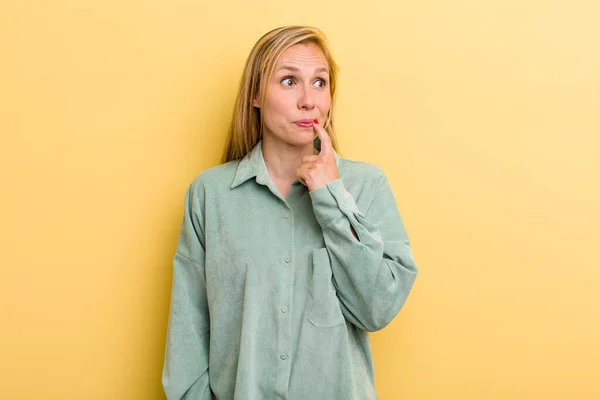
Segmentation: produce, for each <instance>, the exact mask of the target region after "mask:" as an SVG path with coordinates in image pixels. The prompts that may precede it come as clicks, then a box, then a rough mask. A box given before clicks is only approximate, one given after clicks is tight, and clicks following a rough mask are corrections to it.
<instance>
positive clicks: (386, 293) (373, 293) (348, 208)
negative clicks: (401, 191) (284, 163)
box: [310, 173, 417, 332]
mask: <svg viewBox="0 0 600 400" xmlns="http://www.w3.org/2000/svg"><path fill="white" fill-rule="evenodd" d="M310 196H311V200H312V203H313V211H314V213H315V216H316V219H317V221H318V222H319V224H320V225H321V229H322V231H323V236H324V238H325V245H326V247H327V251H328V253H329V258H330V262H331V270H332V275H333V283H334V286H335V288H336V291H337V295H338V298H339V300H340V308H341V310H342V313H343V314H344V316H345V317H346V319H347V320H349V321H350V322H352V323H353V324H354V325H356V326H357V327H359V328H361V329H364V330H367V331H371V332H372V331H377V330H379V329H382V328H383V327H385V326H386V325H388V324H389V323H390V322H391V321H392V319H393V318H394V317H395V316H396V315H397V314H398V312H399V311H400V309H401V308H402V306H403V305H404V303H405V301H406V299H407V297H408V295H409V293H410V291H411V289H412V286H413V283H414V281H415V278H416V276H417V266H416V264H415V261H414V259H413V256H412V251H411V248H410V243H409V238H408V236H407V233H406V230H405V228H404V224H403V222H402V219H401V217H400V214H399V212H398V208H397V205H396V201H395V198H394V195H393V193H392V190H391V187H390V185H389V182H388V180H387V178H386V176H385V175H383V173H382V175H381V176H380V177H379V183H378V185H377V189H376V191H375V194H374V197H373V200H372V201H371V203H370V204H369V205H368V207H367V209H366V211H365V212H364V213H363V212H361V211H360V210H359V208H358V206H357V205H356V202H355V200H354V198H353V197H352V195H351V194H350V193H349V192H348V191H347V190H346V189H345V187H344V184H343V182H342V180H341V179H337V180H335V181H333V182H330V183H329V184H327V185H326V186H323V187H321V188H319V189H316V190H314V191H312V192H310ZM350 226H352V227H353V228H354V230H355V231H356V234H357V236H358V240H357V239H356V238H355V237H354V235H353V234H352V230H351V228H350Z"/></svg>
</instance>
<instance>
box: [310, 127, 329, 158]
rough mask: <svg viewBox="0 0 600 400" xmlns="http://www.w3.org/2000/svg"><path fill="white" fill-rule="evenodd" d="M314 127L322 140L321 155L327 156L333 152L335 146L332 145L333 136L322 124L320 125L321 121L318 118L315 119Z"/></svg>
mask: <svg viewBox="0 0 600 400" xmlns="http://www.w3.org/2000/svg"><path fill="white" fill-rule="evenodd" d="M313 128H314V129H315V132H317V136H318V137H319V140H320V141H321V152H320V153H319V155H324V156H327V155H330V154H332V153H333V146H332V145H331V137H330V136H329V134H328V133H327V131H326V130H325V129H324V128H323V127H322V126H321V125H319V121H317V120H316V119H315V120H314V123H313Z"/></svg>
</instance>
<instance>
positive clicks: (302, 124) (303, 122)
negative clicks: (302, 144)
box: [294, 119, 313, 128]
mask: <svg viewBox="0 0 600 400" xmlns="http://www.w3.org/2000/svg"><path fill="white" fill-rule="evenodd" d="M294 123H295V124H296V125H298V126H299V127H301V128H312V126H313V120H312V119H302V120H300V121H296V122H294Z"/></svg>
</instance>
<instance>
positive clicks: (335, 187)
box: [310, 179, 358, 226]
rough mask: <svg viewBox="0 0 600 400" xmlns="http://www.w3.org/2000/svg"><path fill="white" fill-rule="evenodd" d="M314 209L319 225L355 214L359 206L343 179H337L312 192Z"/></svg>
mask: <svg viewBox="0 0 600 400" xmlns="http://www.w3.org/2000/svg"><path fill="white" fill-rule="evenodd" d="M310 198H311V200H312V205H313V211H314V213H315V217H316V218H317V222H319V225H321V226H324V225H327V224H328V223H329V222H330V221H332V220H334V219H336V218H339V217H342V216H347V215H349V214H353V213H355V212H357V211H358V206H357V205H356V202H355V201H354V198H353V197H352V195H351V194H350V193H349V192H348V191H347V190H346V188H345V187H344V184H343V183H342V180H341V179H336V180H335V181H333V182H329V183H328V184H327V185H325V186H322V187H320V188H318V189H316V190H313V191H312V192H310Z"/></svg>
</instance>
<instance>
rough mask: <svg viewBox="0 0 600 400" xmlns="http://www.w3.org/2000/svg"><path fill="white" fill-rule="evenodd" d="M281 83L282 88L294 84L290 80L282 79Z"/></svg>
mask: <svg viewBox="0 0 600 400" xmlns="http://www.w3.org/2000/svg"><path fill="white" fill-rule="evenodd" d="M281 83H282V84H283V86H292V85H293V84H294V80H293V79H292V78H283V79H282V80H281Z"/></svg>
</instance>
